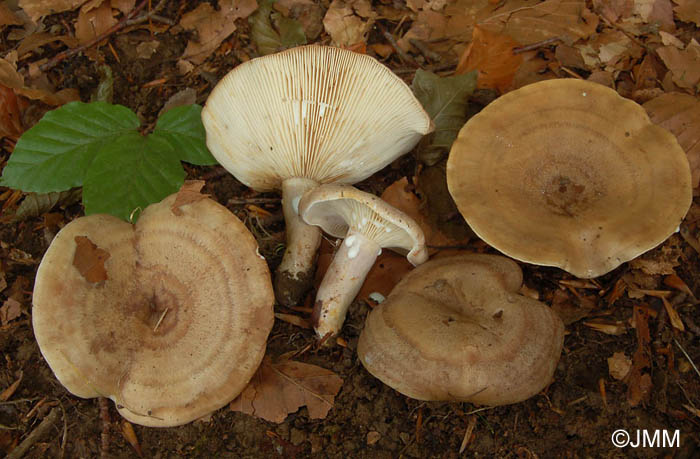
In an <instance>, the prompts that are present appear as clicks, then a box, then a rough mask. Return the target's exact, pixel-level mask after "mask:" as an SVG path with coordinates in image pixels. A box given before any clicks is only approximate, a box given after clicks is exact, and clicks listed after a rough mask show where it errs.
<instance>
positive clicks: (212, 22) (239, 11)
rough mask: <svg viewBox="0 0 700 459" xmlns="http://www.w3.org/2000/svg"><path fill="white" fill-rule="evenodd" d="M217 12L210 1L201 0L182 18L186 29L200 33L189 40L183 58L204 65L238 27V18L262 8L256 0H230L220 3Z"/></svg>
mask: <svg viewBox="0 0 700 459" xmlns="http://www.w3.org/2000/svg"><path fill="white" fill-rule="evenodd" d="M219 6H220V8H219V10H218V11H216V10H214V8H213V7H212V6H211V4H210V3H200V5H199V6H198V7H197V8H195V9H194V10H192V11H190V12H189V13H186V14H184V15H183V16H182V19H181V20H180V26H181V27H182V28H184V29H185V30H193V31H195V32H196V38H194V39H192V40H190V41H188V42H187V47H186V48H185V52H184V53H183V55H182V58H183V59H186V60H188V61H190V62H191V63H193V64H196V65H198V64H201V63H202V62H204V61H205V60H206V58H207V57H209V55H210V54H211V53H213V52H214V50H216V48H218V47H219V45H220V44H221V42H223V41H224V40H225V39H226V38H227V37H228V36H229V35H231V34H232V33H233V32H234V31H235V30H236V24H235V21H236V19H242V18H247V17H248V16H249V15H250V14H251V13H252V12H253V11H255V10H256V9H257V7H258V4H257V2H256V1H255V0H226V1H222V2H219Z"/></svg>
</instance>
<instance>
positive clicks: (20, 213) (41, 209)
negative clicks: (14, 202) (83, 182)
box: [14, 188, 82, 220]
mask: <svg viewBox="0 0 700 459" xmlns="http://www.w3.org/2000/svg"><path fill="white" fill-rule="evenodd" d="M81 196H82V190H81V189H80V188H74V189H72V190H68V191H59V192H53V193H27V196H25V198H24V199H23V200H22V203H21V204H20V205H19V207H18V208H17V210H16V211H15V214H14V219H15V220H23V219H26V218H31V217H38V216H39V215H42V214H45V213H46V212H49V211H51V210H52V209H53V208H54V207H56V206H58V205H69V204H73V203H76V202H78V201H80V198H81Z"/></svg>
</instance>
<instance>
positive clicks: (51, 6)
mask: <svg viewBox="0 0 700 459" xmlns="http://www.w3.org/2000/svg"><path fill="white" fill-rule="evenodd" d="M86 1H87V0H19V7H20V8H22V9H23V10H24V11H25V13H27V14H28V15H29V17H30V18H31V19H32V21H34V22H36V20H37V19H39V18H41V17H42V16H48V15H49V14H55V13H60V12H63V11H71V10H74V9H76V8H77V7H79V6H80V5H82V4H83V3H85V2H86Z"/></svg>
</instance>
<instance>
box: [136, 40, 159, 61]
mask: <svg viewBox="0 0 700 459" xmlns="http://www.w3.org/2000/svg"><path fill="white" fill-rule="evenodd" d="M159 46H160V42H159V41H158V40H149V41H142V42H141V43H139V44H138V45H137V46H136V55H137V56H138V57H139V59H150V58H151V57H152V56H153V55H154V54H155V53H156V50H157V49H158V47H159Z"/></svg>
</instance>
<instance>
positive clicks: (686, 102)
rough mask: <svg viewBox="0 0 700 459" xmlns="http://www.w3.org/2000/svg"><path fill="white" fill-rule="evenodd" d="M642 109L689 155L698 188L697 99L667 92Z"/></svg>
mask: <svg viewBox="0 0 700 459" xmlns="http://www.w3.org/2000/svg"><path fill="white" fill-rule="evenodd" d="M644 108H645V109H646V111H647V113H648V114H649V117H650V118H651V120H652V121H653V122H654V123H656V124H658V125H659V126H663V127H665V128H666V129H668V130H669V131H671V132H672V133H673V135H675V136H676V138H677V139H678V143H680V145H681V147H683V149H684V150H685V153H686V155H688V162H689V163H690V171H691V173H692V174H693V187H694V188H695V187H697V186H698V184H699V183H700V100H698V99H697V98H696V97H693V96H691V95H688V94H680V93H668V94H663V95H661V96H659V97H657V98H655V99H652V100H650V101H649V102H647V103H645V104H644ZM667 274H668V273H667Z"/></svg>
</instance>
